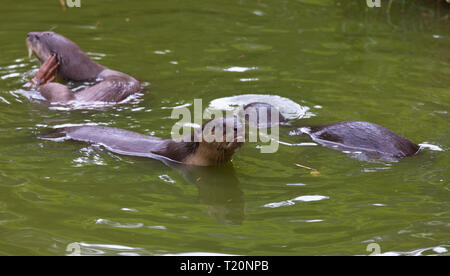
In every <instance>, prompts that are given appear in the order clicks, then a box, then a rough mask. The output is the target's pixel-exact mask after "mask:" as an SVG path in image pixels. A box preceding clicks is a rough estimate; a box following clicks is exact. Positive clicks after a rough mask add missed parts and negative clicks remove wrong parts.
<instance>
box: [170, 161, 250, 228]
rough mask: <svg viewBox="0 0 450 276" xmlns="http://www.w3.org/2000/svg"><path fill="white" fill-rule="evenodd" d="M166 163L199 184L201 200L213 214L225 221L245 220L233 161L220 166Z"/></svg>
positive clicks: (193, 182)
mask: <svg viewBox="0 0 450 276" xmlns="http://www.w3.org/2000/svg"><path fill="white" fill-rule="evenodd" d="M164 163H166V165H168V166H169V167H171V168H173V169H176V170H177V171H179V172H180V173H181V174H182V175H183V177H184V179H185V180H186V182H188V183H189V184H191V185H194V186H196V187H197V188H198V198H199V201H200V203H202V204H205V205H207V206H208V207H209V215H210V216H211V217H212V218H214V219H216V220H217V221H219V222H220V223H224V224H242V222H243V221H244V219H245V212H244V209H245V202H244V197H243V193H242V191H241V189H240V188H239V185H240V183H239V180H238V178H237V177H236V172H235V170H234V167H233V165H232V164H231V163H229V164H225V165H223V166H217V167H198V166H187V165H183V164H177V163H173V162H168V161H164Z"/></svg>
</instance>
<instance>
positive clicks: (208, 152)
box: [47, 118, 243, 166]
mask: <svg viewBox="0 0 450 276" xmlns="http://www.w3.org/2000/svg"><path fill="white" fill-rule="evenodd" d="M227 124H228V125H231V124H232V125H233V127H232V129H233V133H231V134H232V135H233V136H232V139H231V140H230V141H227V137H225V134H224V135H223V138H224V139H222V141H206V140H205V139H198V140H199V142H196V140H197V139H195V136H196V135H198V133H197V132H196V131H194V132H192V134H191V135H189V136H186V137H185V138H186V139H181V140H180V141H175V140H172V139H163V138H159V137H153V136H147V135H144V134H140V133H137V132H133V131H128V130H124V129H119V128H112V127H104V126H75V127H65V128H60V129H57V132H56V133H55V134H56V135H55V134H51V135H50V136H47V137H55V136H58V137H61V134H62V135H63V138H66V139H71V140H75V141H81V142H88V143H95V144H100V145H103V146H105V147H106V148H107V149H108V150H110V151H112V152H115V153H118V154H123V155H131V156H140V157H150V158H155V159H159V158H164V159H169V160H171V161H175V162H179V163H183V164H188V165H196V166H213V165H220V164H223V163H226V162H229V161H230V160H231V158H232V156H233V154H234V153H235V152H236V151H237V150H238V149H239V148H240V147H241V146H242V145H243V142H241V141H240V140H241V139H240V138H241V137H239V136H238V128H240V127H241V126H240V125H239V123H238V122H237V120H236V119H233V118H218V119H214V120H210V121H208V122H206V123H205V124H203V127H202V129H203V130H205V129H206V126H208V129H211V128H210V127H211V126H213V128H214V126H218V125H222V126H223V129H224V130H225V129H226V125H227ZM217 128H218V127H216V129H217ZM202 134H203V135H204V133H202Z"/></svg>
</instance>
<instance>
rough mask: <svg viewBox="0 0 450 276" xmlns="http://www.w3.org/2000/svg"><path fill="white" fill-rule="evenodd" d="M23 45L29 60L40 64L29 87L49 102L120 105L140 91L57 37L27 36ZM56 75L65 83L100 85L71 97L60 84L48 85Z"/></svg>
mask: <svg viewBox="0 0 450 276" xmlns="http://www.w3.org/2000/svg"><path fill="white" fill-rule="evenodd" d="M26 43H27V46H28V53H29V56H30V57H31V55H33V54H34V55H35V56H36V57H37V58H38V59H39V61H40V62H41V64H42V67H41V68H40V70H39V72H38V74H36V76H35V78H34V79H33V81H32V83H33V84H34V85H35V86H36V87H37V90H38V91H39V92H40V93H41V94H42V95H43V96H44V97H45V98H46V99H47V100H49V101H51V102H63V103H66V102H69V101H74V100H75V101H81V102H93V101H101V102H120V101H122V100H124V99H125V98H127V97H128V96H130V95H132V94H134V93H136V92H138V91H139V90H140V89H141V86H140V83H139V82H138V81H137V80H136V79H134V78H133V77H131V76H129V75H127V74H124V73H122V72H118V71H114V70H111V69H108V68H106V67H104V66H102V65H100V64H98V63H96V62H94V61H93V60H92V59H90V58H89V57H88V56H87V55H86V54H85V53H84V52H83V51H82V50H81V49H80V47H78V45H76V44H75V43H74V42H73V41H71V40H69V39H68V38H65V37H64V36H62V35H60V34H57V33H54V32H31V33H28V34H27V39H26ZM56 75H57V76H58V77H59V78H61V79H62V80H65V81H100V82H99V83H97V84H95V85H94V86H92V87H89V88H87V89H84V90H82V91H80V92H77V93H75V94H74V93H73V92H72V91H70V90H69V89H68V88H67V87H66V86H64V85H62V84H59V83H50V82H51V81H52V80H53V79H54V78H55V76H56Z"/></svg>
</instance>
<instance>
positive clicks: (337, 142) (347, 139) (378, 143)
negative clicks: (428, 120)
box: [245, 103, 420, 161]
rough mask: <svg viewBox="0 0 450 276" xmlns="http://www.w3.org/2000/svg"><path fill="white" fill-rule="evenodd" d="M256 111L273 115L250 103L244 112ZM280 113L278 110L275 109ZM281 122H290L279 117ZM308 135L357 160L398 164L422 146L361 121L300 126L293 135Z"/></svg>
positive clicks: (269, 107)
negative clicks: (399, 160)
mask: <svg viewBox="0 0 450 276" xmlns="http://www.w3.org/2000/svg"><path fill="white" fill-rule="evenodd" d="M248 108H254V109H256V110H263V111H262V112H267V113H268V114H271V111H272V109H273V108H274V107H273V106H272V105H270V104H267V103H250V104H248V105H246V106H245V109H248ZM276 112H278V110H276ZM257 118H258V126H259V127H271V120H270V119H271V117H269V116H268V119H267V122H260V118H259V117H257ZM279 121H280V123H286V122H287V120H286V119H285V118H284V117H283V116H282V115H281V114H280V116H279ZM302 134H307V135H309V136H310V137H311V139H312V140H313V141H315V142H318V143H320V144H321V145H323V146H326V147H329V148H332V149H336V150H340V151H345V152H349V153H352V154H353V156H354V157H356V158H358V159H361V160H365V161H371V160H381V161H396V160H397V159H402V158H404V157H407V156H412V155H414V154H416V153H417V152H418V151H419V149H420V147H419V146H418V145H416V144H414V143H413V142H411V141H409V140H408V139H406V138H404V137H402V136H400V135H398V134H396V133H394V132H392V131H391V130H389V129H387V128H384V127H382V126H380V125H377V124H374V123H369V122H362V121H344V122H338V123H334V124H330V125H326V126H318V127H299V128H297V129H296V130H295V131H291V135H302Z"/></svg>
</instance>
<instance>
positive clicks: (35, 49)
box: [26, 32, 105, 81]
mask: <svg viewBox="0 0 450 276" xmlns="http://www.w3.org/2000/svg"><path fill="white" fill-rule="evenodd" d="M26 43H27V46H28V55H29V56H30V57H31V56H32V55H33V54H34V55H35V56H36V57H37V58H38V59H39V61H40V62H41V64H42V63H44V62H45V61H46V60H47V59H48V58H49V57H50V56H51V55H53V54H56V57H57V58H58V61H59V63H60V65H59V68H58V76H59V77H60V78H62V79H64V80H74V81H85V80H95V79H96V78H97V76H98V74H99V73H100V72H101V71H103V70H104V69H105V68H104V67H103V66H101V65H99V64H98V63H95V62H94V61H92V60H91V59H90V58H89V57H88V56H87V55H86V54H85V53H84V52H83V51H82V50H81V49H80V47H78V45H76V44H75V43H74V42H73V41H71V40H70V39H68V38H66V37H64V36H62V35H60V34H57V33H54V32H31V33H28V34H27V39H26Z"/></svg>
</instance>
